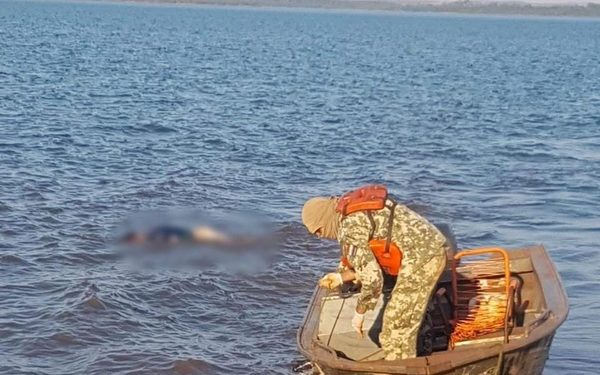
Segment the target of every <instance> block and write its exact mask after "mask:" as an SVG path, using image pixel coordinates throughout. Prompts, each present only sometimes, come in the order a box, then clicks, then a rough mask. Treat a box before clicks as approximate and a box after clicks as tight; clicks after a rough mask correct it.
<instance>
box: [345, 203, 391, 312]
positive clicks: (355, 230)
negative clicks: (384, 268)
mask: <svg viewBox="0 0 600 375" xmlns="http://www.w3.org/2000/svg"><path fill="white" fill-rule="evenodd" d="M370 233H371V223H370V221H369V219H368V217H367V216H366V214H364V213H356V214H352V215H350V216H348V217H347V218H346V219H345V220H344V222H343V223H342V227H341V230H340V234H341V235H340V241H341V242H342V243H343V245H344V246H346V256H347V257H348V260H349V261H350V264H352V267H353V268H354V272H355V277H356V278H358V279H359V280H360V282H361V285H362V286H361V290H360V295H359V297H358V301H357V306H356V312H357V313H359V314H364V313H365V312H367V311H368V310H373V309H374V308H375V305H376V304H377V301H378V300H379V297H380V295H381V291H382V288H383V275H382V273H381V268H380V267H379V264H378V263H377V259H375V256H374V255H373V252H372V251H371V249H370V247H369V235H370Z"/></svg>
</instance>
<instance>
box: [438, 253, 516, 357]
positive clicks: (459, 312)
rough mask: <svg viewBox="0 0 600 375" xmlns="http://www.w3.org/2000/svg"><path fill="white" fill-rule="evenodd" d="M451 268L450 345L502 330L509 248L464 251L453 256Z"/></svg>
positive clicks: (506, 293) (507, 280) (508, 273)
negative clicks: (451, 330) (452, 316)
mask: <svg viewBox="0 0 600 375" xmlns="http://www.w3.org/2000/svg"><path fill="white" fill-rule="evenodd" d="M494 255H499V256H494ZM466 258H471V259H466ZM452 271H453V272H452V284H453V292H454V313H455V326H454V331H453V333H452V336H451V337H450V345H451V347H452V348H454V346H455V344H456V343H458V342H461V341H466V340H471V339H474V338H476V337H480V336H482V335H485V334H488V333H492V332H496V331H498V330H501V329H503V328H504V325H505V316H506V313H507V301H508V293H509V283H510V266H509V259H508V254H507V253H506V251H505V250H503V249H501V248H482V249H474V250H465V251H462V252H460V253H458V254H456V256H455V257H454V262H453V265H452Z"/></svg>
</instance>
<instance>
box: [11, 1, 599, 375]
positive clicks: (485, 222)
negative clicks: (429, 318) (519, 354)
mask: <svg viewBox="0 0 600 375" xmlns="http://www.w3.org/2000/svg"><path fill="white" fill-rule="evenodd" d="M367 182H381V183H386V184H388V185H389V187H390V189H391V190H392V191H393V192H394V193H396V195H397V196H399V197H400V198H401V199H402V200H403V201H404V202H407V203H409V204H411V205H412V206H414V207H417V209H418V210H419V211H420V212H422V213H423V214H425V215H426V216H428V217H430V218H431V219H432V220H434V221H436V222H445V223H449V224H450V225H451V226H452V227H453V229H454V231H455V233H456V236H457V238H458V242H459V245H460V246H461V247H465V248H466V247H474V246H485V245H501V246H505V247H517V246H522V245H527V244H533V243H544V244H545V245H546V247H547V248H548V250H549V252H550V254H551V256H552V257H553V259H554V261H555V263H556V266H557V268H558V269H559V271H560V274H561V276H562V278H563V280H564V284H565V286H566V290H567V292H568V295H569V298H570V304H571V312H570V316H569V320H568V321H567V322H566V323H565V324H564V326H563V327H562V328H561V329H560V330H559V331H558V334H557V336H556V337H555V340H554V342H553V345H552V350H551V356H550V359H549V361H548V363H547V367H546V371H545V373H546V374H595V373H597V372H598V368H599V367H600V359H598V355H597V348H598V347H599V346H600V336H599V335H598V334H597V331H598V324H599V323H598V318H597V317H598V314H599V313H600V279H599V274H600V255H599V251H598V250H599V248H598V246H599V242H600V241H599V240H600V219H599V218H598V212H599V211H600V193H599V187H600V22H598V21H593V20H574V19H562V20H561V19H542V18H538V19H536V18H514V19H510V18H492V17H463V16H446V15H439V16H438V15H436V16H432V15H418V14H391V13H390V14H376V13H365V12H363V13H356V12H326V11H286V10H272V9H244V8H238V9H227V8H208V7H193V6H147V5H132V4H127V5H117V4H78V3H47V2H6V1H0V373H6V374H21V373H23V374H24V373H28V374H29V373H35V374H42V373H43V374H84V373H85V374H108V373H179V374H187V373H192V372H194V371H195V372H197V373H202V374H213V373H218V374H221V373H223V374H225V373H227V374H229V373H231V374H234V373H235V374H271V373H277V374H288V373H289V372H290V367H291V364H292V363H293V362H294V361H296V360H299V359H300V355H299V354H298V352H297V350H296V346H295V345H296V344H295V332H296V329H297V327H298V325H299V324H300V321H301V319H302V316H303V313H304V310H305V307H306V305H307V303H308V300H309V298H310V295H311V292H312V289H313V287H314V285H315V281H316V280H317V278H318V277H319V276H320V275H322V274H323V273H324V272H327V271H328V270H330V269H331V268H332V267H334V265H335V257H336V254H335V245H334V244H326V243H322V242H319V241H316V240H313V239H310V238H309V237H308V236H307V235H306V233H305V230H304V229H303V228H302V226H301V225H300V223H299V215H300V207H301V205H302V203H303V201H304V200H305V199H306V198H308V197H311V196H314V195H329V194H339V193H342V192H343V191H345V190H347V189H349V188H352V187H355V186H357V185H359V184H363V183H367ZM173 208H180V209H184V208H185V209H188V208H193V209H198V210H212V211H211V212H220V213H222V214H223V215H226V213H227V212H228V211H229V210H232V209H238V208H239V209H245V210H251V211H256V212H261V213H262V215H265V216H267V217H269V218H271V219H272V220H273V221H275V222H276V223H277V224H278V225H279V226H280V227H281V228H283V229H282V230H283V232H284V233H285V237H286V241H285V242H284V243H283V244H282V245H281V246H280V249H279V250H280V254H278V256H277V258H276V259H275V260H276V261H275V262H274V263H273V264H272V265H271V266H270V267H267V268H265V269H262V270H260V271H257V272H254V273H250V274H247V275H242V274H241V273H239V274H238V273H236V272H232V271H231V269H229V268H227V267H225V268H219V267H210V268H199V269H197V270H194V269H193V268H192V269H190V268H186V269H178V268H176V267H175V268H172V267H171V268H170V267H164V268H160V269H154V268H148V269H145V268H131V267H130V266H128V265H125V264H123V263H122V262H120V261H119V258H118V257H116V256H115V254H114V251H115V250H114V249H113V248H112V247H111V246H109V245H107V244H106V241H107V239H110V238H111V236H112V234H113V232H114V229H115V228H116V227H118V226H119V223H120V222H121V221H122V220H123V218H126V217H128V216H129V215H131V214H132V213H135V212H139V211H140V210H148V209H173Z"/></svg>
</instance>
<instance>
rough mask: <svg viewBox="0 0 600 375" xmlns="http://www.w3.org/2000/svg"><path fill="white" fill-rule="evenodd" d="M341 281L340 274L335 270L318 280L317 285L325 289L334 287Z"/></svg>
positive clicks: (340, 283) (342, 281) (341, 282)
mask: <svg viewBox="0 0 600 375" xmlns="http://www.w3.org/2000/svg"><path fill="white" fill-rule="evenodd" d="M343 283H344V280H342V275H341V274H339V273H337V272H332V273H328V274H327V275H325V276H323V277H322V278H321V280H319V286H320V287H321V288H327V289H335V288H337V287H338V286H340V285H342V284H343Z"/></svg>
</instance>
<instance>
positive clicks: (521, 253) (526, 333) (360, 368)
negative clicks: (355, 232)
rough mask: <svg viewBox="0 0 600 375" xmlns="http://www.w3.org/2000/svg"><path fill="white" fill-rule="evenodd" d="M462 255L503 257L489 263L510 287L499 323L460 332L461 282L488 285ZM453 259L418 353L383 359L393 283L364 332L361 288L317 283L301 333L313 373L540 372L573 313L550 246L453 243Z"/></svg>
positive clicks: (494, 276)
mask: <svg viewBox="0 0 600 375" xmlns="http://www.w3.org/2000/svg"><path fill="white" fill-rule="evenodd" d="M465 255H468V256H472V258H473V259H475V260H474V262H475V263H477V262H478V261H479V260H480V258H482V257H487V258H486V259H485V261H489V260H491V261H492V262H497V264H500V267H499V268H497V269H496V270H495V271H494V272H490V270H489V269H488V270H487V271H486V274H485V277H486V278H487V279H488V280H499V282H498V283H497V285H500V286H501V287H502V288H504V287H506V296H507V298H506V300H505V305H506V306H505V309H500V310H499V311H500V312H501V313H502V321H500V325H499V326H498V325H496V326H492V327H491V329H488V330H487V331H485V330H484V331H476V332H475V331H473V332H475V335H474V336H473V335H471V336H466V338H465V337H462V339H461V340H456V339H455V337H454V336H455V335H456V333H457V332H455V331H456V330H458V328H457V327H461V324H462V325H463V326H464V325H465V324H469V322H468V321H467V320H468V319H469V317H470V318H471V319H472V320H473V312H472V311H469V310H470V309H472V308H473V304H472V303H470V302H469V301H471V302H472V301H473V300H474V299H473V297H472V296H469V298H470V300H467V302H464V296H463V297H462V299H461V295H460V293H462V292H461V285H462V286H463V287H464V285H467V284H465V282H466V283H471V284H473V283H476V284H477V285H488V283H487V281H486V282H482V281H481V280H478V279H477V277H478V276H477V274H476V273H473V274H469V272H470V271H469V270H468V268H465V264H468V262H464V259H465ZM503 256H505V257H506V259H502V257H503ZM448 263H449V266H448V267H447V269H446V270H445V271H444V273H443V275H442V277H441V278H440V281H439V284H438V288H437V290H436V292H435V293H434V295H433V296H432V299H431V302H430V304H429V307H428V312H427V316H426V317H424V320H423V323H422V327H421V333H420V335H419V342H418V352H419V356H418V357H416V358H410V359H404V360H395V361H388V360H385V359H384V354H383V350H382V349H381V347H380V345H379V341H378V335H379V332H380V331H381V321H382V315H383V314H382V312H383V309H384V306H385V303H386V298H387V297H389V292H390V290H391V289H390V287H387V288H385V287H384V293H383V295H382V297H381V298H380V301H379V303H378V305H377V307H376V308H375V311H374V312H370V313H368V314H367V316H366V320H365V327H364V328H365V333H366V334H365V335H364V338H360V337H359V336H358V335H357V333H356V332H354V331H353V330H352V328H351V324H350V322H351V319H352V316H353V313H354V308H355V306H356V297H357V293H358V291H357V290H354V288H352V287H350V288H348V287H345V288H340V289H339V290H333V291H329V290H326V289H323V288H320V287H317V288H316V289H315V291H314V293H313V296H312V299H311V302H310V305H309V307H308V310H307V312H306V314H305V317H304V321H303V323H302V325H301V327H300V329H299V331H298V335H297V341H298V348H299V350H300V352H301V353H302V354H303V355H304V356H305V357H306V358H308V360H309V361H310V362H311V364H312V368H313V371H314V373H316V374H380V375H381V374H457V375H458V374H462V375H465V374H506V375H509V374H541V373H542V371H543V368H544V365H545V362H546V359H547V358H548V353H549V350H550V344H551V343H552V339H553V337H554V335H555V333H556V330H557V329H558V328H559V327H560V325H561V324H562V323H563V322H564V321H565V319H566V317H567V313H568V301H567V296H566V293H565V290H564V288H563V286H562V283H561V280H560V277H559V275H558V272H557V271H556V268H555V267H554V265H553V263H552V261H551V259H550V256H549V255H548V253H547V251H546V250H545V248H544V247H543V246H541V245H535V246H529V247H523V248H518V249H513V250H503V249H498V248H493V249H478V250H470V251H467V252H464V251H463V252H458V253H455V252H454V251H453V254H449V262H448ZM465 270H467V271H465ZM503 280H504V281H503ZM392 285H393V284H392ZM463 289H464V288H463ZM463 292H464V290H463ZM467 292H468V290H467ZM478 293H479V291H478ZM502 293H503V292H502ZM461 301H462V302H461ZM461 303H462V306H461ZM461 310H462V312H461ZM461 319H462V320H461ZM465 322H466V323H465ZM473 332H471V333H473ZM453 335H454V336H453Z"/></svg>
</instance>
